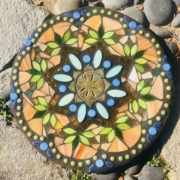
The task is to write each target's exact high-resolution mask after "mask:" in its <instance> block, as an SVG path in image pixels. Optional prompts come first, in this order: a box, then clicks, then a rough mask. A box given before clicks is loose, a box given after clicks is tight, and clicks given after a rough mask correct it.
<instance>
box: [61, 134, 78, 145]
mask: <svg viewBox="0 0 180 180" xmlns="http://www.w3.org/2000/svg"><path fill="white" fill-rule="evenodd" d="M75 138H76V136H69V137H67V138H66V139H65V140H64V144H68V143H72V142H73V141H74V139H75Z"/></svg>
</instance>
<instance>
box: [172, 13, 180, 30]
mask: <svg viewBox="0 0 180 180" xmlns="http://www.w3.org/2000/svg"><path fill="white" fill-rule="evenodd" d="M171 25H172V26H174V27H180V13H178V14H177V15H176V17H175V18H174V19H173V20H172V22H171Z"/></svg>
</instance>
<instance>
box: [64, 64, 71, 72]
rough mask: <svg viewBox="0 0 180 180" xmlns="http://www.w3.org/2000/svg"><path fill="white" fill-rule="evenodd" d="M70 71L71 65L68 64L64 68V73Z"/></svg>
mask: <svg viewBox="0 0 180 180" xmlns="http://www.w3.org/2000/svg"><path fill="white" fill-rule="evenodd" d="M70 70H71V66H70V65H68V64H66V65H64V66H63V71H64V72H69V71H70Z"/></svg>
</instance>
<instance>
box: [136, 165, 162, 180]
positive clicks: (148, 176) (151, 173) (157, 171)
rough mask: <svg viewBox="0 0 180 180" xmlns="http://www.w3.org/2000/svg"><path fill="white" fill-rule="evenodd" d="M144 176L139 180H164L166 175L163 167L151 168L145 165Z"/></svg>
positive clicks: (142, 171)
mask: <svg viewBox="0 0 180 180" xmlns="http://www.w3.org/2000/svg"><path fill="white" fill-rule="evenodd" d="M141 173H142V175H141V176H140V177H138V180H152V179H153V180H164V177H165V174H164V172H163V169H162V167H151V166H148V165H145V166H144V167H143V169H142V170H141Z"/></svg>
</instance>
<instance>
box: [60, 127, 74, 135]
mask: <svg viewBox="0 0 180 180" xmlns="http://www.w3.org/2000/svg"><path fill="white" fill-rule="evenodd" d="M63 131H64V132H65V133H67V134H74V133H76V131H75V130H74V129H72V128H65V129H63Z"/></svg>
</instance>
